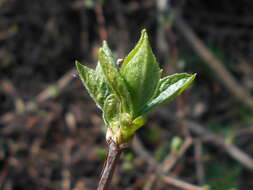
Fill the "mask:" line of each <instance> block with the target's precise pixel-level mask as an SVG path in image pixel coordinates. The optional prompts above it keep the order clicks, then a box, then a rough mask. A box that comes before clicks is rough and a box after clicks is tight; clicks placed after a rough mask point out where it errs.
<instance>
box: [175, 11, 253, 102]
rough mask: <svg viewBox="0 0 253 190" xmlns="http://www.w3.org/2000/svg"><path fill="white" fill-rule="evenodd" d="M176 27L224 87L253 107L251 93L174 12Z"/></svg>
mask: <svg viewBox="0 0 253 190" xmlns="http://www.w3.org/2000/svg"><path fill="white" fill-rule="evenodd" d="M174 15H175V22H174V24H175V27H176V28H177V29H178V31H179V32H180V33H181V34H182V35H183V36H184V37H185V39H186V40H187V41H188V43H189V44H190V45H191V46H192V48H193V49H194V50H195V52H196V53H197V54H198V55H199V56H200V57H201V58H202V59H203V60H204V61H205V62H206V63H207V64H208V66H209V67H210V68H211V69H212V70H213V71H214V72H215V73H216V74H217V76H218V77H219V78H220V80H221V82H222V83H223V85H224V86H225V87H226V88H227V89H228V91H230V92H231V94H232V95H234V96H235V97H236V98H237V99H238V100H239V101H240V102H242V103H244V104H245V105H247V106H250V107H253V97H252V96H251V95H250V93H249V92H248V91H247V90H246V89H244V88H243V87H242V86H241V85H239V84H238V83H237V82H236V80H235V78H234V77H233V76H232V75H231V74H230V73H229V72H228V71H227V69H226V68H225V67H224V66H223V64H222V62H221V61H220V60H219V59H218V58H216V57H215V56H214V55H213V53H212V52H211V51H210V50H209V49H208V48H207V47H206V46H205V45H204V43H203V42H202V41H201V40H200V39H199V38H198V37H197V36H196V34H195V33H194V32H193V31H192V29H191V28H190V27H189V26H188V25H187V24H186V23H185V22H184V20H183V19H182V18H181V17H180V15H179V14H178V12H176V11H175V12H174Z"/></svg>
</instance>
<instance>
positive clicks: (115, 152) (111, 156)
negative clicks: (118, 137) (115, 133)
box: [97, 140, 122, 190]
mask: <svg viewBox="0 0 253 190" xmlns="http://www.w3.org/2000/svg"><path fill="white" fill-rule="evenodd" d="M108 144H109V153H108V155H107V158H106V161H105V165H104V169H103V171H102V176H101V179H100V181H99V184H98V188H97V190H106V189H108V188H109V185H110V183H111V180H112V176H113V173H114V170H115V167H116V163H117V160H118V159H119V157H120V154H121V152H122V149H121V148H120V147H119V146H118V145H117V144H116V143H115V142H114V141H113V140H109V141H108Z"/></svg>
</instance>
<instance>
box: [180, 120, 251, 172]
mask: <svg viewBox="0 0 253 190" xmlns="http://www.w3.org/2000/svg"><path fill="white" fill-rule="evenodd" d="M185 123H186V124H187V126H188V127H189V129H190V130H191V131H192V132H193V133H195V134H197V135H199V136H201V137H202V138H207V139H208V140H209V141H210V142H211V143H212V144H214V145H215V146H218V147H219V148H222V149H223V150H224V151H226V152H227V153H228V154H229V155H230V156H231V157H232V158H233V159H235V160H237V161H238V162H239V163H240V164H242V165H243V166H244V167H246V168H248V169H249V170H252V171H253V159H252V158H251V157H250V156H249V155H248V154H246V153H245V152H243V151H242V150H240V149H239V148H238V147H237V146H235V145H233V144H230V143H226V141H225V139H224V138H222V137H220V136H217V135H214V134H212V133H211V132H210V131H209V130H208V129H205V128H204V127H202V126H201V125H199V124H198V123H195V122H192V121H185Z"/></svg>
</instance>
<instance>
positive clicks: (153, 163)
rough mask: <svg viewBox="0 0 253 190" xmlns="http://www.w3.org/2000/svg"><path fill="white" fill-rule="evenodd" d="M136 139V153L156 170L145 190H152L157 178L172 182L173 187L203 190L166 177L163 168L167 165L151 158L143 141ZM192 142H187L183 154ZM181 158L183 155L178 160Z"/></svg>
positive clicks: (183, 147) (134, 148)
mask: <svg viewBox="0 0 253 190" xmlns="http://www.w3.org/2000/svg"><path fill="white" fill-rule="evenodd" d="M136 139H137V141H134V144H133V145H134V146H132V148H133V150H134V151H135V152H136V154H137V155H139V156H141V157H144V158H148V162H149V164H151V167H153V169H155V172H154V174H152V175H151V176H150V178H149V179H148V182H149V183H147V184H146V185H145V187H144V189H145V190H148V189H152V186H153V183H154V182H155V180H156V178H157V177H160V178H161V179H163V180H164V181H165V182H166V183H170V182H169V181H170V180H171V183H170V184H171V185H174V186H177V187H180V188H183V189H185V190H202V189H201V188H200V187H198V186H195V185H191V184H189V183H186V182H183V181H181V180H179V179H176V178H171V177H168V176H167V175H165V174H164V172H163V171H162V168H163V166H164V164H165V163H164V162H163V163H162V164H158V163H157V162H156V161H155V159H154V158H153V157H152V156H151V154H150V153H149V152H148V151H147V150H146V149H145V147H144V146H143V145H142V143H141V141H140V140H139V139H138V138H136ZM136 142H138V148H136V147H135V145H136ZM190 142H191V143H192V141H190V140H188V141H185V144H184V145H185V146H182V147H181V149H183V150H184V151H182V150H181V151H182V152H185V151H186V150H187V148H186V147H189V145H190V144H191V143H190ZM181 151H180V150H179V152H181ZM181 156H182V155H180V156H179V157H178V158H177V159H179V158H180V157H181ZM187 188H188V189H187ZM190 188H191V189H190ZM193 188H195V189H193Z"/></svg>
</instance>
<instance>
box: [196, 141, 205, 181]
mask: <svg viewBox="0 0 253 190" xmlns="http://www.w3.org/2000/svg"><path fill="white" fill-rule="evenodd" d="M194 155H195V163H196V175H197V180H198V184H199V185H203V184H204V183H205V170H204V165H203V159H202V157H203V155H202V142H201V141H200V140H196V141H195V143H194Z"/></svg>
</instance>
